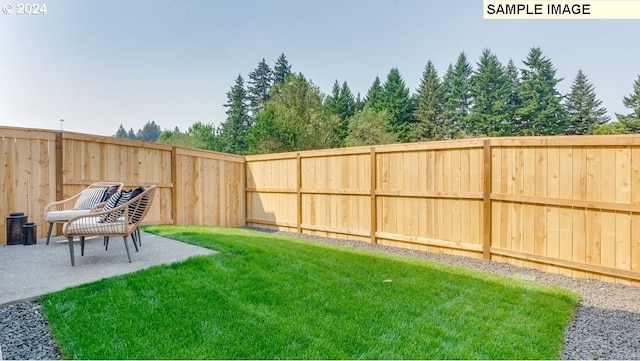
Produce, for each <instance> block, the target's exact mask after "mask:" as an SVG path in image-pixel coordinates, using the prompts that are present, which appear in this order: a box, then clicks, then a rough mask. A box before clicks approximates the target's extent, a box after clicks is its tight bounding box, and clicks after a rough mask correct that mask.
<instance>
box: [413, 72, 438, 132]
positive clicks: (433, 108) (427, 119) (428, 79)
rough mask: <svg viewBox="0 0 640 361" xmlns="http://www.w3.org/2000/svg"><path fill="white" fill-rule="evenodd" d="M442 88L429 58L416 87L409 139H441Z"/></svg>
mask: <svg viewBox="0 0 640 361" xmlns="http://www.w3.org/2000/svg"><path fill="white" fill-rule="evenodd" d="M443 95H444V93H443V88H442V83H441V82H440V78H439V77H438V72H437V71H436V69H435V67H434V66H433V63H432V62H431V60H429V61H427V65H426V67H425V69H424V72H422V81H421V82H420V86H419V87H418V94H417V100H416V102H417V105H416V110H415V112H414V116H415V118H416V120H417V122H416V123H415V125H414V127H413V129H412V136H411V140H414V141H424V140H433V139H442V138H443V135H442V130H441V124H440V123H441V121H442V102H443Z"/></svg>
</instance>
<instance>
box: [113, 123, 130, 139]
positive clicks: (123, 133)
mask: <svg viewBox="0 0 640 361" xmlns="http://www.w3.org/2000/svg"><path fill="white" fill-rule="evenodd" d="M114 137H116V138H126V137H127V131H126V130H125V129H124V127H123V126H122V123H120V128H118V130H117V131H116V135H114Z"/></svg>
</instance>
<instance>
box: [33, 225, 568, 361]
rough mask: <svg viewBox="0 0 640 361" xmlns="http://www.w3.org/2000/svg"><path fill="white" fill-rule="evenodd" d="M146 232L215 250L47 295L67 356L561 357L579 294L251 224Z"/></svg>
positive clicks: (48, 309)
mask: <svg viewBox="0 0 640 361" xmlns="http://www.w3.org/2000/svg"><path fill="white" fill-rule="evenodd" d="M145 230H146V231H147V232H151V233H155V234H158V235H161V236H164V237H168V238H173V239H177V240H181V241H184V242H188V243H193V244H197V245H200V246H203V247H207V248H211V249H215V250H218V251H220V253H219V254H217V255H212V256H204V257H196V258H192V259H189V260H187V261H185V262H180V263H176V264H173V265H169V266H158V267H153V268H151V269H148V270H143V271H140V272H136V273H133V274H129V275H125V276H120V277H115V278H110V279H105V280H101V281H98V282H94V283H91V284H87V285H83V286H79V287H74V288H71V289H67V290H64V291H61V292H58V293H54V294H50V295H47V296H45V297H44V298H43V300H42V305H43V310H44V312H45V314H46V316H47V318H48V320H49V322H50V325H51V329H52V332H53V335H54V337H55V339H56V341H57V343H58V344H59V346H60V348H61V351H62V354H63V357H64V358H65V359H76V358H78V359H80V358H81V359H558V358H559V357H560V352H561V349H562V344H563V332H564V328H565V326H566V325H567V324H568V322H569V321H570V320H571V318H572V316H573V313H574V311H575V309H576V307H577V303H578V296H577V295H575V294H573V293H570V292H568V291H565V290H561V289H559V288H550V287H543V286H539V285H535V284H532V283H527V282H524V281H520V280H515V279H507V278H501V277H498V276H492V275H487V274H482V273H478V272H471V271H468V270H464V269H460V268H455V267H451V266H446V265H438V264H431V263H427V262H424V261H420V260H414V259H405V258H401V257H397V256H390V255H386V254H377V253H373V252H367V251H363V250H357V249H348V248H337V247H330V246H326V245H320V244H314V243H309V242H304V241H299V240H294V239H288V238H283V237H278V236H274V235H270V234H267V233H261V232H255V231H250V230H246V229H236V228H211V227H180V226H152V227H146V229H145ZM143 251H144V248H143Z"/></svg>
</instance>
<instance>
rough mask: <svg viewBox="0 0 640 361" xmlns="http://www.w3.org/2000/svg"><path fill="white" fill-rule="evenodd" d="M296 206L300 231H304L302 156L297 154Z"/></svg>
mask: <svg viewBox="0 0 640 361" xmlns="http://www.w3.org/2000/svg"><path fill="white" fill-rule="evenodd" d="M296 173H297V174H296V203H297V204H296V206H297V210H296V212H297V224H298V233H302V192H301V190H300V188H302V158H301V157H300V153H298V154H296Z"/></svg>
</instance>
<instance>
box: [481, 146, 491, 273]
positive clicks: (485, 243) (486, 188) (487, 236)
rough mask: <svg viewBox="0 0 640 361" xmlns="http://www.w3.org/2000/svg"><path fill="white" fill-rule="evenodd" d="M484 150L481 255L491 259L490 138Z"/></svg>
mask: <svg viewBox="0 0 640 361" xmlns="http://www.w3.org/2000/svg"><path fill="white" fill-rule="evenodd" d="M483 150H484V162H483V163H484V173H483V175H484V178H483V182H484V184H483V206H484V207H483V215H482V219H483V221H484V226H483V230H484V232H483V233H484V234H483V240H482V257H483V258H484V259H488V260H490V259H491V183H492V182H491V139H485V140H484V144H483Z"/></svg>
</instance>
